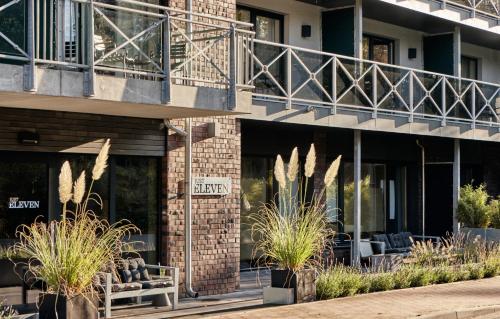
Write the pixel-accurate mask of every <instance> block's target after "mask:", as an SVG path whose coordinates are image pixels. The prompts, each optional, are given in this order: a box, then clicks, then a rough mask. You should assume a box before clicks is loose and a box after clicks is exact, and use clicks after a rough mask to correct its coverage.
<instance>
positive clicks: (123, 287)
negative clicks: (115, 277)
mask: <svg viewBox="0 0 500 319" xmlns="http://www.w3.org/2000/svg"><path fill="white" fill-rule="evenodd" d="M141 288H142V285H141V284H140V283H138V282H130V283H125V284H114V285H112V286H111V291H112V292H119V291H130V290H140V289H141Z"/></svg>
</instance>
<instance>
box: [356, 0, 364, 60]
mask: <svg viewBox="0 0 500 319" xmlns="http://www.w3.org/2000/svg"><path fill="white" fill-rule="evenodd" d="M354 57H355V58H357V59H361V58H363V0H355V5H354Z"/></svg>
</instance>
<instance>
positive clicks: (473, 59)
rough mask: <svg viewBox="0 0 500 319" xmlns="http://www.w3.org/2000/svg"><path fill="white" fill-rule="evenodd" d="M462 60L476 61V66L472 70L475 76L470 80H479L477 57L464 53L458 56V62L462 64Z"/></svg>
mask: <svg viewBox="0 0 500 319" xmlns="http://www.w3.org/2000/svg"><path fill="white" fill-rule="evenodd" d="M462 60H466V61H467V62H470V61H474V62H475V63H476V67H475V70H474V72H475V73H476V78H474V79H472V80H480V78H479V58H477V57H474V56H470V55H464V54H462V55H461V56H460V64H462ZM460 68H461V67H460ZM460 71H461V73H462V70H460Z"/></svg>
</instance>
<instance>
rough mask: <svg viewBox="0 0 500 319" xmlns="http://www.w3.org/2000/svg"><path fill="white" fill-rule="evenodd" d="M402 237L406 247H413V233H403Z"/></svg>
mask: <svg viewBox="0 0 500 319" xmlns="http://www.w3.org/2000/svg"><path fill="white" fill-rule="evenodd" d="M400 234H401V237H402V238H403V242H404V244H405V246H406V247H412V246H413V243H412V241H411V236H412V235H411V233H410V232H401V233H400Z"/></svg>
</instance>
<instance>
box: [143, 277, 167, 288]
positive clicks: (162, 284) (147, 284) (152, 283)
mask: <svg viewBox="0 0 500 319" xmlns="http://www.w3.org/2000/svg"><path fill="white" fill-rule="evenodd" d="M141 284H142V289H153V288H166V287H173V286H174V281H173V280H172V278H171V277H165V278H162V279H155V280H149V281H141Z"/></svg>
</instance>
